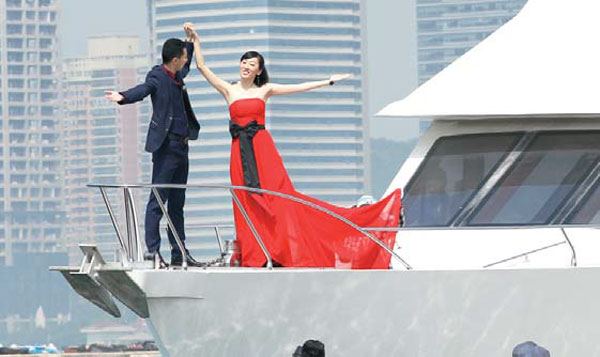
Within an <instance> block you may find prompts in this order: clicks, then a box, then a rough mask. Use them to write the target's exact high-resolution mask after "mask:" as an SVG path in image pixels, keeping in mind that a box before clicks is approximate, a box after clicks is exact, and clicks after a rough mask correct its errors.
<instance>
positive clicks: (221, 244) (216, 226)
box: [215, 225, 225, 255]
mask: <svg viewBox="0 0 600 357" xmlns="http://www.w3.org/2000/svg"><path fill="white" fill-rule="evenodd" d="M215 235H216V236H217V244H219V251H220V252H221V255H223V254H225V248H224V247H223V241H222V240H221V233H220V232H219V226H218V225H215Z"/></svg>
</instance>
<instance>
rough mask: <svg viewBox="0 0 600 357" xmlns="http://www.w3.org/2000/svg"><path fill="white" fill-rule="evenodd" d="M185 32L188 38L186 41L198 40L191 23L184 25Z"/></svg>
mask: <svg viewBox="0 0 600 357" xmlns="http://www.w3.org/2000/svg"><path fill="white" fill-rule="evenodd" d="M183 31H185V36H186V37H187V38H186V40H189V41H195V40H196V39H197V38H198V34H197V33H196V28H195V27H194V24H193V23H191V22H186V23H184V24H183Z"/></svg>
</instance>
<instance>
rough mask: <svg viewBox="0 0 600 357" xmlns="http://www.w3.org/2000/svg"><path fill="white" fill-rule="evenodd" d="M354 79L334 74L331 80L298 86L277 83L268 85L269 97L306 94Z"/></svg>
mask: <svg viewBox="0 0 600 357" xmlns="http://www.w3.org/2000/svg"><path fill="white" fill-rule="evenodd" d="M350 77H352V75H351V74H348V73H346V74H334V75H332V76H331V77H329V79H324V80H322V81H312V82H304V83H298V84H276V83H267V88H268V91H267V96H269V97H270V96H274V95H284V94H293V93H300V92H305V91H307V90H311V89H316V88H320V87H324V86H328V85H333V84H334V83H336V82H339V81H342V80H344V79H348V78H350Z"/></svg>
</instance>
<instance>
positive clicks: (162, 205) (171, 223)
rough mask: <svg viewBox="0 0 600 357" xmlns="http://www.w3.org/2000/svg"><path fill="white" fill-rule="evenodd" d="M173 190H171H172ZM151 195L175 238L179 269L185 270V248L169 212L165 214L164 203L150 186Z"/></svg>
mask: <svg viewBox="0 0 600 357" xmlns="http://www.w3.org/2000/svg"><path fill="white" fill-rule="evenodd" d="M175 189H176V190H180V188H175ZM172 190H173V188H172ZM152 193H153V194H154V197H155V198H156V202H158V205H159V206H160V209H161V210H162V212H163V214H164V215H165V218H166V219H167V225H168V226H169V229H170V230H171V233H172V234H173V237H174V238H175V242H177V246H178V247H179V250H180V251H181V258H182V259H181V260H182V261H181V268H182V269H187V252H186V251H185V247H184V246H183V243H182V242H181V239H180V238H179V234H178V233H177V230H176V229H175V226H174V225H173V221H171V217H169V212H167V208H166V207H165V204H164V202H163V201H162V198H161V197H160V195H159V194H158V189H157V188H156V186H152Z"/></svg>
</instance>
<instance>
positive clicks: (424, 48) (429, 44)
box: [416, 0, 526, 83]
mask: <svg viewBox="0 0 600 357" xmlns="http://www.w3.org/2000/svg"><path fill="white" fill-rule="evenodd" d="M416 1H417V4H416V5H417V35H418V38H417V51H418V72H419V74H418V75H419V78H418V80H419V83H423V82H425V81H427V80H428V79H429V78H431V77H432V76H434V75H435V74H437V73H438V72H439V71H441V70H442V69H444V67H446V66H447V65H449V64H450V63H452V62H453V61H454V60H455V59H456V58H458V57H460V56H462V55H463V54H464V53H465V52H467V51H468V50H469V49H471V48H472V47H473V46H475V45H476V44H478V43H479V42H481V40H483V39H484V38H486V37H487V36H489V35H490V34H491V33H492V32H494V31H495V30H496V29H497V28H498V27H500V26H502V25H503V24H504V23H506V22H507V21H508V20H510V19H512V18H513V17H514V16H515V15H516V14H517V13H518V12H519V11H520V10H521V8H522V7H523V5H525V2H526V0H416Z"/></svg>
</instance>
